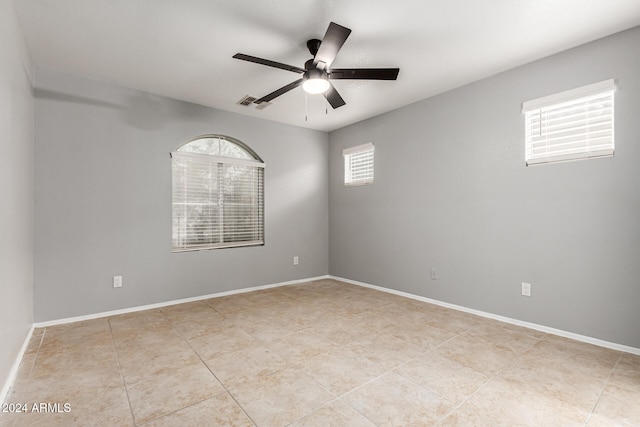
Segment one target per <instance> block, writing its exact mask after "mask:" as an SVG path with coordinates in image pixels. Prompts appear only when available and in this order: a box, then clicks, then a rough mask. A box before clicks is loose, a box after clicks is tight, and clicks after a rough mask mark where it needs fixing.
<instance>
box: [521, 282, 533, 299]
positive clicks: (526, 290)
mask: <svg viewBox="0 0 640 427" xmlns="http://www.w3.org/2000/svg"><path fill="white" fill-rule="evenodd" d="M522 295H523V296H525V297H530V296H531V283H525V282H522Z"/></svg>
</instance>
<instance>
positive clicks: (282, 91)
mask: <svg viewBox="0 0 640 427" xmlns="http://www.w3.org/2000/svg"><path fill="white" fill-rule="evenodd" d="M301 84H302V79H299V80H296V81H295V82H293V83H289V84H288V85H286V86H283V87H281V88H280V89H278V90H275V91H273V92H271V93H270V94H269V95H265V96H263V97H262V98H260V99H256V100H255V101H253V103H254V104H261V103H263V102H269V101H271V100H272V99H274V98H277V97H279V96H280V95H283V94H285V93H287V92H289V91H290V90H292V89H295V88H297V87H298V86H300V85H301Z"/></svg>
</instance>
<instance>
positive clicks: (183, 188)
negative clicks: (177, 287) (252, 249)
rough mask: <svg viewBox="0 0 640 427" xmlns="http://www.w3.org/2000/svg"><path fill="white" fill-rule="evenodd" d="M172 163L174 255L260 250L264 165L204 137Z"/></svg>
mask: <svg viewBox="0 0 640 427" xmlns="http://www.w3.org/2000/svg"><path fill="white" fill-rule="evenodd" d="M171 158H172V160H171V163H172V171H173V172H172V181H173V233H172V235H173V251H174V252H180V251H188V250H198V249H213V248H229V247H236V246H253V245H263V244H264V163H263V162H262V159H260V157H259V156H258V155H257V154H256V153H255V152H254V151H253V150H252V149H251V148H249V147H248V146H247V145H246V144H244V143H242V142H240V141H238V140H237V139H234V138H230V137H228V136H222V135H204V136H200V137H197V138H195V139H193V140H191V141H188V142H186V143H185V144H183V145H181V146H180V147H178V149H177V150H176V151H174V152H172V153H171Z"/></svg>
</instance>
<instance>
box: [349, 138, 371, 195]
mask: <svg viewBox="0 0 640 427" xmlns="http://www.w3.org/2000/svg"><path fill="white" fill-rule="evenodd" d="M373 149H374V146H373V143H371V142H370V143H367V144H362V145H358V146H356V147H351V148H346V149H345V150H343V151H342V155H343V156H344V185H347V186H351V185H363V184H371V183H372V182H373Z"/></svg>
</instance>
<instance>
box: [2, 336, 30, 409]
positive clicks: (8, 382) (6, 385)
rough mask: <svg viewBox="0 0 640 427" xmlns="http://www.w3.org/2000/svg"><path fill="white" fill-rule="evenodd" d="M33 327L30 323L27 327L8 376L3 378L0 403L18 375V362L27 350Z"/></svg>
mask: <svg viewBox="0 0 640 427" xmlns="http://www.w3.org/2000/svg"><path fill="white" fill-rule="evenodd" d="M33 329H34V326H33V325H32V326H31V328H30V329H29V332H28V333H27V337H26V338H25V340H24V343H22V347H21V348H20V351H19V352H18V355H17V356H16V360H15V361H14V362H13V366H11V370H10V371H9V376H7V379H6V380H5V382H4V385H3V386H2V390H0V403H3V402H4V401H5V399H6V398H7V395H8V394H9V390H10V389H11V387H12V386H13V383H14V382H15V380H16V377H17V376H18V369H19V368H20V362H22V358H23V357H24V353H25V352H26V351H27V347H28V346H29V341H31V336H32V335H33Z"/></svg>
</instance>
